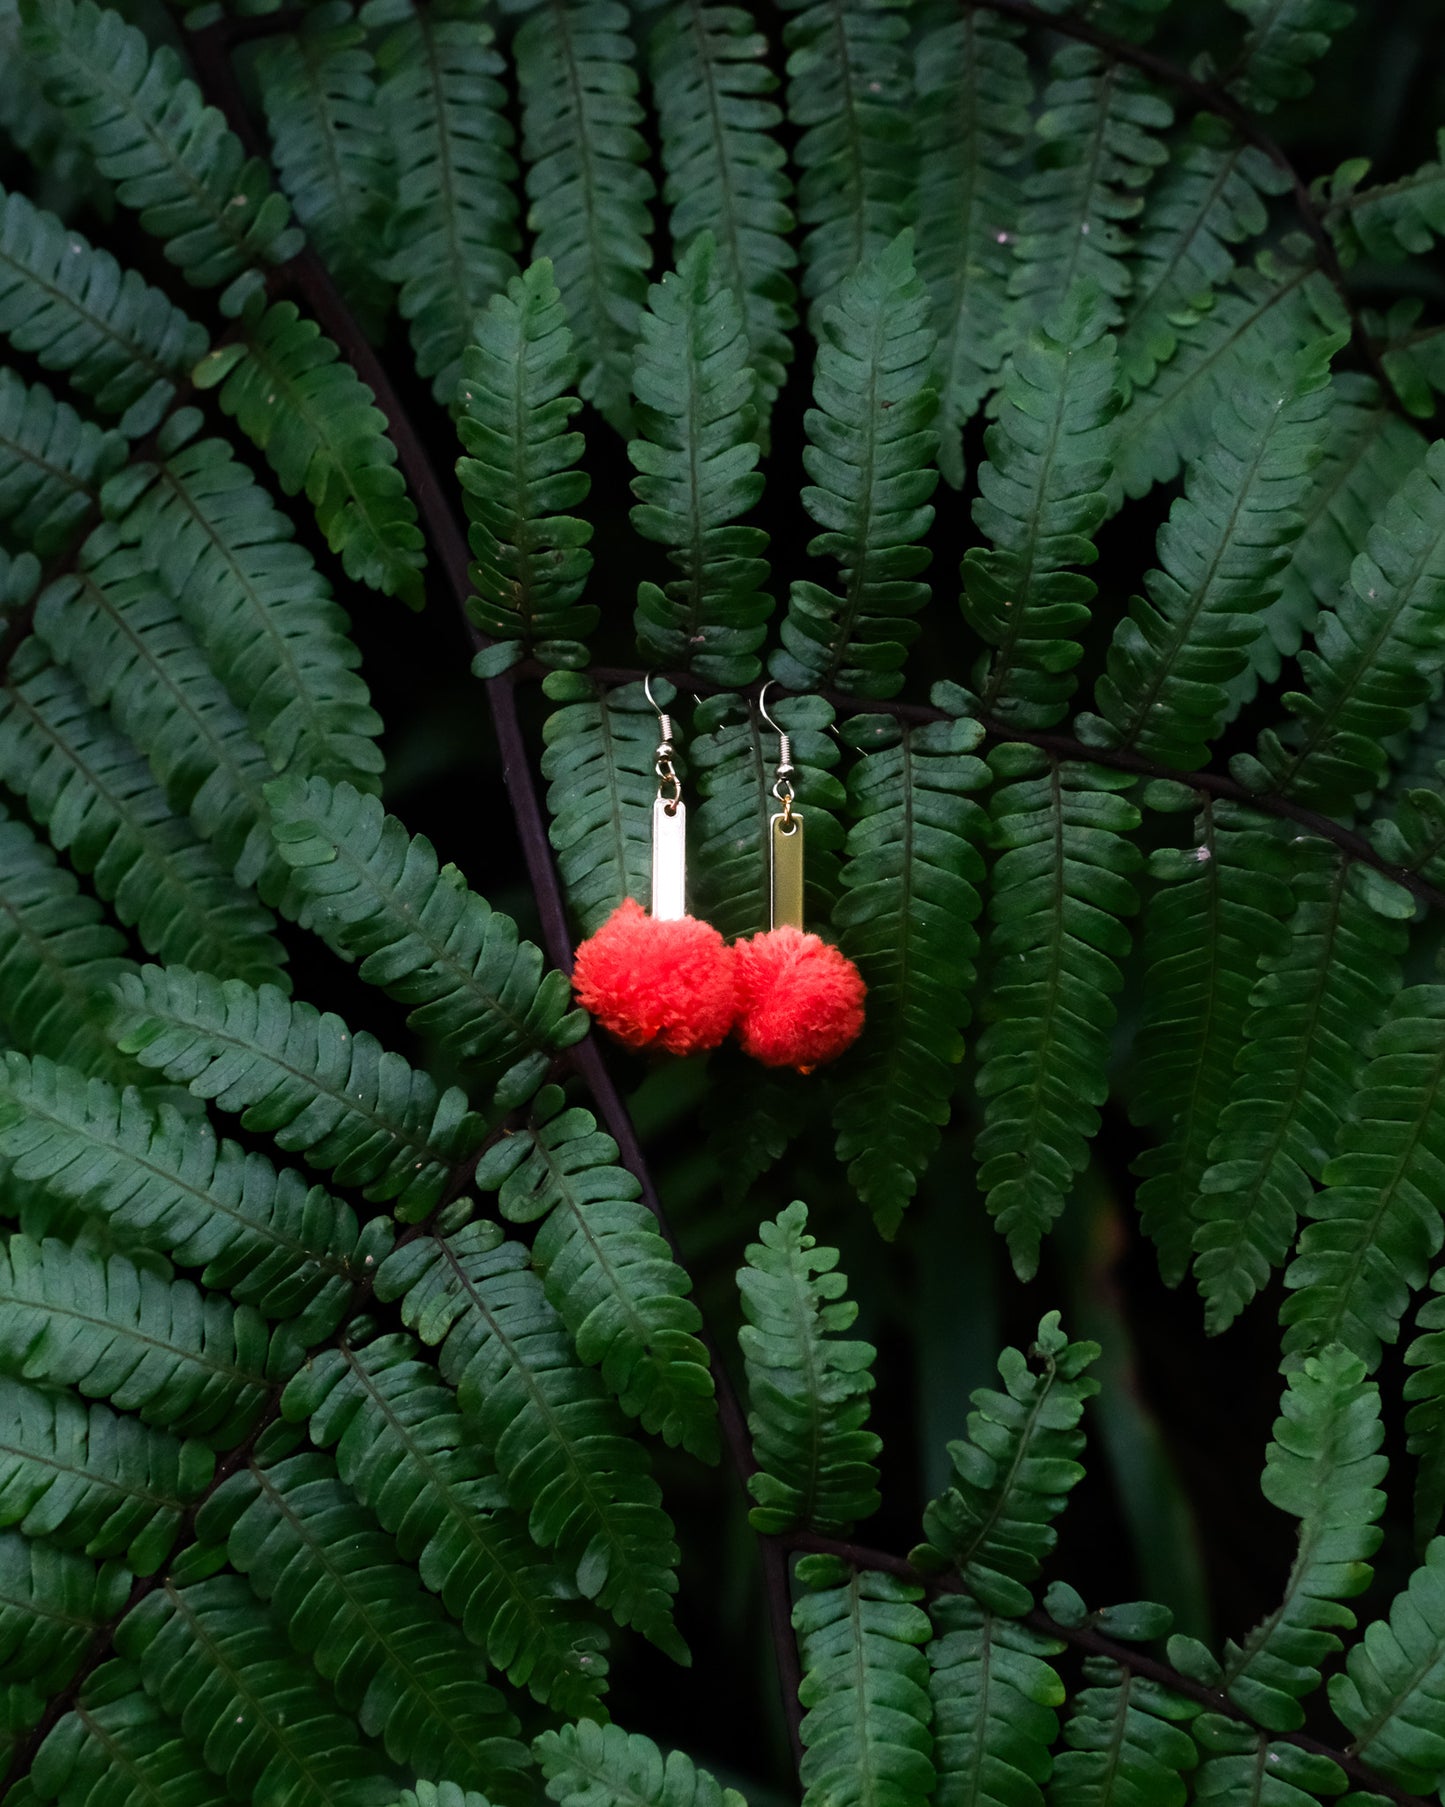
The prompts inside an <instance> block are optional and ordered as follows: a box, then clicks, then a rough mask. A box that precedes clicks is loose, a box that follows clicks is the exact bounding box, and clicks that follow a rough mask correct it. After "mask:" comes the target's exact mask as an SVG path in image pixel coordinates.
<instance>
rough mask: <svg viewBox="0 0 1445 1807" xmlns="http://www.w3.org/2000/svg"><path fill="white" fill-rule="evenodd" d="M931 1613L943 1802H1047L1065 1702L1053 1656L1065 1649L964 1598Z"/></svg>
mask: <svg viewBox="0 0 1445 1807" xmlns="http://www.w3.org/2000/svg"><path fill="white" fill-rule="evenodd" d="M931 1610H932V1617H933V1626H934V1636H933V1642H932V1643H931V1644H930V1645H929V1647H928V1662H929V1667H930V1669H931V1670H932V1681H931V1691H932V1694H933V1726H934V1745H933V1760H934V1763H935V1764H936V1765H937V1768H938V1792H937V1793H936V1794H935V1795H934V1797H933V1798H934V1802H935V1804H936V1807H1043V1799H1044V1797H1043V1794H1042V1792H1041V1790H1040V1784H1041V1783H1043V1782H1044V1781H1046V1780H1047V1778H1048V1774H1049V1770H1050V1767H1051V1762H1052V1760H1051V1758H1050V1756H1049V1747H1050V1745H1051V1744H1053V1742H1054V1740H1055V1738H1057V1737H1058V1733H1059V1716H1058V1713H1057V1711H1056V1710H1055V1709H1056V1708H1058V1707H1061V1706H1062V1705H1063V1703H1064V1685H1063V1683H1062V1682H1061V1681H1060V1680H1059V1677H1058V1675H1057V1673H1056V1672H1055V1670H1054V1668H1053V1667H1052V1665H1051V1664H1050V1663H1049V1661H1048V1658H1050V1657H1052V1656H1057V1655H1058V1654H1059V1652H1060V1651H1061V1650H1062V1649H1063V1648H1064V1646H1063V1645H1062V1644H1061V1643H1059V1642H1058V1641H1057V1640H1056V1639H1054V1638H1047V1637H1044V1636H1042V1635H1041V1634H1040V1633H1039V1632H1037V1631H1030V1630H1029V1629H1028V1628H1027V1627H1025V1626H1023V1625H1019V1624H1017V1623H1016V1622H1014V1621H1013V1620H1010V1619H1000V1618H997V1617H995V1615H994V1614H993V1613H991V1612H989V1611H988V1609H987V1608H986V1607H982V1606H980V1605H979V1604H978V1603H977V1602H976V1601H974V1600H970V1599H969V1598H968V1597H967V1596H966V1595H957V1594H951V1595H944V1596H942V1597H941V1598H939V1599H938V1600H935V1601H934V1603H933V1606H932V1609H931Z"/></svg>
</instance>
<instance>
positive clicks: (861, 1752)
mask: <svg viewBox="0 0 1445 1807" xmlns="http://www.w3.org/2000/svg"><path fill="white" fill-rule="evenodd" d="M848 1621H849V1631H850V1633H851V1639H850V1642H851V1646H852V1648H851V1652H850V1654H851V1656H852V1658H853V1676H852V1682H853V1686H852V1693H853V1698H854V1700H856V1701H857V1702H858V1728H857V1729H858V1734H859V1736H858V1747H857V1748H858V1758H859V1762H858V1781H859V1782H860V1784H861V1788H860V1790H859V1794H858V1807H896V1803H897V1801H898V1799H899V1796H898V1795H897V1794H896V1793H895V1791H894V1790H892V1789H890V1788H889V1787H888V1785H887V1782H886V1780H885V1779H884V1778H881V1777H880V1776H879V1774H878V1765H877V1763H876V1762H875V1761H874V1751H873V1746H874V1735H873V1727H872V1723H871V1716H870V1714H869V1708H870V1707H871V1706H872V1705H873V1704H874V1701H873V1695H872V1690H871V1689H870V1688H869V1686H868V1682H869V1674H868V1655H867V1642H866V1640H867V1636H868V1630H867V1627H866V1626H865V1625H864V1623H863V1583H862V1577H861V1576H860V1575H859V1574H858V1572H857V1571H856V1570H854V1572H853V1573H852V1574H851V1575H850V1576H849V1577H848ZM838 1692H839V1694H841V1692H842V1691H841V1690H839V1691H838ZM834 1698H835V1699H836V1698H838V1696H837V1695H835V1696H834ZM828 1793H829V1795H831V1794H832V1790H831V1789H830V1790H829V1791H828Z"/></svg>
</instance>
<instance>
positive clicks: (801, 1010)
mask: <svg viewBox="0 0 1445 1807" xmlns="http://www.w3.org/2000/svg"><path fill="white" fill-rule="evenodd" d="M770 682H771V681H770ZM769 688H770V683H769V684H764V686H763V689H762V694H761V695H760V696H759V698H758V708H759V710H760V711H761V713H762V717H763V720H764V721H765V722H766V723H767V724H768V726H769V727H770V728H771V729H772V730H773V732H774V733H775V734H776V735H777V737H778V772H777V779H776V781H775V783H774V785H773V795H774V797H776V798H777V800H778V802H779V803H780V804H781V805H782V808H781V809H780V810H779V812H778V813H777V815H775V816H774V817H772V819H771V821H770V822H769V824H768V835H769V849H768V863H769V872H770V886H769V889H770V891H771V895H772V927H771V929H769V930H768V931H767V932H766V933H765V934H761V935H754V936H753V937H752V938H751V939H750V940H748V941H740V942H738V943H737V950H736V951H737V991H738V1018H737V1024H736V1027H737V1033H738V1040H739V1041H740V1042H741V1043H742V1046H743V1052H744V1053H746V1054H751V1055H752V1056H753V1058H754V1059H755V1060H760V1061H762V1063H763V1065H764V1066H768V1067H796V1068H797V1069H798V1071H799V1072H800V1073H811V1072H812V1070H813V1068H814V1067H817V1066H821V1065H822V1064H823V1062H824V1061H828V1060H835V1059H836V1058H837V1056H838V1055H840V1054H841V1053H842V1052H843V1051H844V1049H845V1048H848V1047H851V1046H852V1044H853V1043H854V1042H855V1041H856V1040H857V1039H858V1035H859V1033H860V1031H861V1030H862V1028H863V999H864V997H865V996H866V995H867V989H868V988H867V986H865V985H864V983H863V979H862V975H861V974H860V973H859V971H858V968H857V967H856V966H855V965H854V964H853V962H852V961H851V960H850V959H849V958H848V956H847V955H846V954H845V953H844V952H843V951H842V950H841V948H836V947H834V946H833V945H832V944H831V943H830V942H827V941H824V940H823V939H822V937H821V936H818V935H810V934H808V933H807V932H806V931H805V929H804V928H803V817H802V814H801V812H800V811H798V810H797V809H795V808H794V807H793V775H794V774H793V750H792V743H791V742H790V740H789V739H788V736H787V735H786V734H785V733H784V732H783V730H782V729H781V728H780V727H779V726H778V724H777V723H776V722H775V721H774V720H773V718H772V716H771V715H769V714H768V710H767V701H766V699H767V694H768V690H769Z"/></svg>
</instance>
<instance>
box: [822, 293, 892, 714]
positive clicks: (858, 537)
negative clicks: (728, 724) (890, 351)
mask: <svg viewBox="0 0 1445 1807" xmlns="http://www.w3.org/2000/svg"><path fill="white" fill-rule="evenodd" d="M887 337H888V330H887V322H886V321H885V319H884V314H883V309H882V308H881V307H880V308H875V310H874V315H873V330H872V335H871V339H870V343H869V347H868V381H867V384H866V386H865V389H864V393H863V417H864V420H865V421H866V422H867V425H866V426H865V427H864V429H863V432H862V434H861V435H860V438H861V439H862V445H861V447H859V450H861V452H862V457H861V459H860V460H859V461H858V462H857V463H855V464H854V466H853V468H854V470H856V471H859V472H860V473H861V475H862V488H863V496H864V502H863V510H862V514H861V516H860V517H859V518H858V519H857V520H855V523H854V532H853V534H852V536H851V538H852V542H853V543H852V546H851V547H850V548H849V553H848V563H847V564H846V565H844V566H843V575H844V577H845V578H846V579H847V586H846V589H845V591H844V594H843V597H842V599H841V600H842V604H843V606H842V608H841V609H840V610H839V612H838V626H837V632H836V633H835V635H834V639H833V646H832V650H831V651H830V652H829V655H828V661H827V663H826V665H825V666H824V667H823V670H822V673H821V675H820V687H821V688H823V689H828V688H830V687H832V686H835V685H837V684H838V683H839V682H840V677H839V673H840V669H841V667H842V664H843V660H844V659H845V658H846V657H847V654H848V649H849V647H850V646H851V645H852V643H853V629H854V627H855V626H856V625H857V621H858V617H859V615H860V614H862V612H863V609H864V606H865V604H866V603H867V600H868V592H869V590H870V589H871V588H872V580H871V578H870V575H869V571H870V566H871V564H872V553H873V550H874V549H873V547H872V546H871V544H870V542H871V540H872V537H873V533H872V527H873V514H874V507H875V496H874V471H875V470H876V468H877V463H878V435H879V432H880V430H881V425H882V423H881V422H880V420H879V418H878V417H879V414H880V413H881V412H882V410H881V408H880V407H879V403H878V364H879V360H880V359H881V357H882V356H883V346H884V344H885V342H886V340H887ZM843 499H844V500H847V498H846V497H845V498H843ZM884 550H885V551H886V549H884ZM840 562H841V561H840Z"/></svg>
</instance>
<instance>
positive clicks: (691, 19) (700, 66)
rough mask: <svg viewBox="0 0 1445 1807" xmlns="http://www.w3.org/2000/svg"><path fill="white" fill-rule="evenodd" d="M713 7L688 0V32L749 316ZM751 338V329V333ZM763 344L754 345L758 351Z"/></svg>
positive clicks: (723, 223)
mask: <svg viewBox="0 0 1445 1807" xmlns="http://www.w3.org/2000/svg"><path fill="white" fill-rule="evenodd" d="M712 10H713V9H712V8H710V7H709V6H708V5H707V4H706V0H687V22H688V32H689V35H690V36H691V37H692V39H693V42H694V44H695V46H696V51H697V61H696V64H695V68H696V70H697V72H698V75H699V77H700V86H701V87H702V90H703V94H704V96H705V99H706V105H707V116H708V121H709V123H710V126H711V131H710V132H709V143H710V145H711V146H712V148H713V151H714V165H715V168H716V172H717V179H716V182H715V183H714V185H713V189H712V192H713V193H714V194H715V196H716V199H717V207H716V217H717V224H716V225H714V227H713V228H712V230H713V233H714V236H715V237H716V239H717V242H718V246H719V248H720V249H722V251H723V257H724V261H725V264H726V268H727V274H728V277H729V279H730V281H731V283H732V285H733V286H734V287H735V288H736V290H737V294H738V299H739V301H740V302H741V303H742V308H743V319H744V321H745V322H746V321H747V319H748V303H749V301H752V302H754V304H755V305H756V302H757V299H758V297H757V295H756V293H755V291H754V290H753V288H752V287H751V285H750V284H749V283H748V280H747V276H748V263H747V259H746V258H745V257H744V255H743V246H742V234H741V232H740V230H739V227H738V203H737V192H736V179H735V177H734V175H733V159H732V137H731V135H730V133H729V131H728V128H727V127H726V126H725V125H724V123H723V117H722V107H721V104H720V102H719V99H718V70H717V65H716V64H715V62H714V61H713V56H712V39H711V37H710V36H709V35H708V30H707V16H708V13H709V12H710V11H712ZM748 338H749V340H751V338H752V335H751V333H749V334H748ZM760 349H761V348H760V347H756V348H754V350H755V353H756V352H757V351H759V350H760ZM689 369H691V365H689ZM689 450H690V451H693V453H694V456H695V451H696V441H695V440H692V441H690V442H689Z"/></svg>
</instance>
